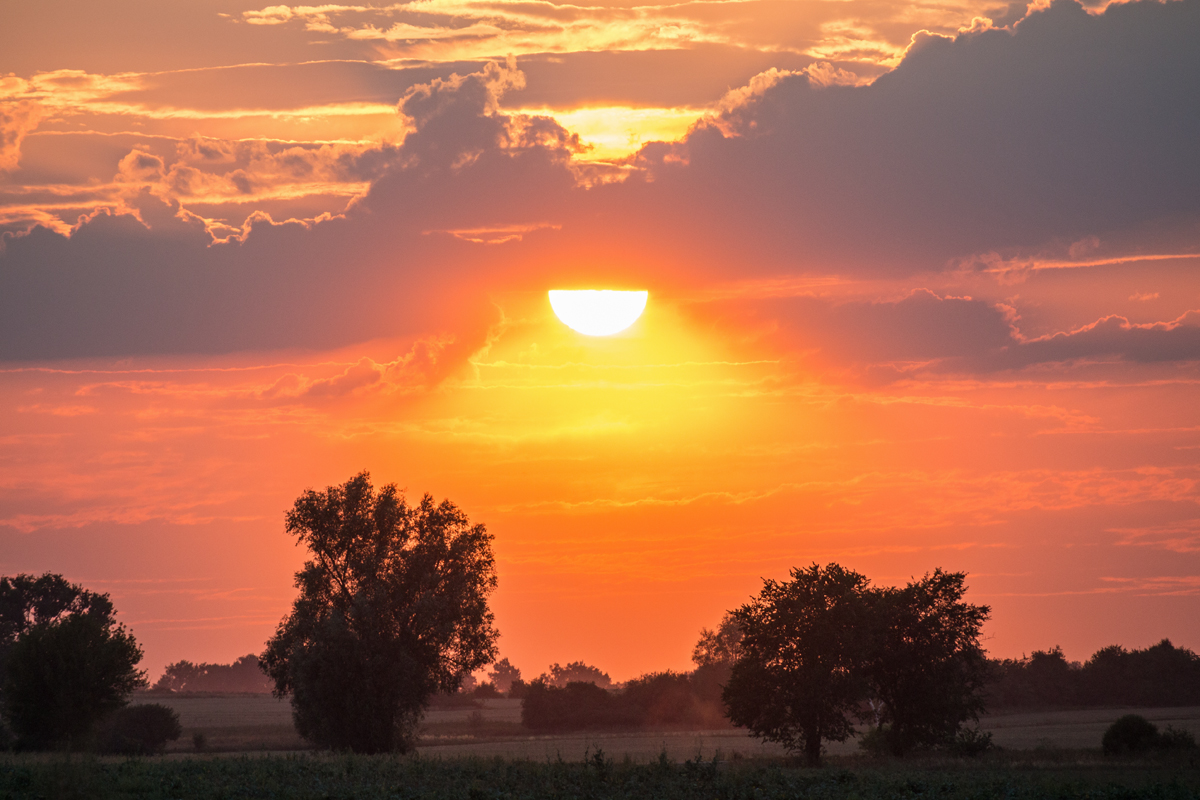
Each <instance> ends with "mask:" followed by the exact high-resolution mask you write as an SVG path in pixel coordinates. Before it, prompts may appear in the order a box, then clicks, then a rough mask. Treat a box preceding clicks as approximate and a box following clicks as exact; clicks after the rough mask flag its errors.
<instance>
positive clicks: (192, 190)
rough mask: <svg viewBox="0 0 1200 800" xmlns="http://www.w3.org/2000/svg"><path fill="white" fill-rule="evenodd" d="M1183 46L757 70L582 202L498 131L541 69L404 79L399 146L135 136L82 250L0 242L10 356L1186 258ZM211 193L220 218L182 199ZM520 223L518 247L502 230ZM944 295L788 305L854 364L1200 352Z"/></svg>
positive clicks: (1196, 82) (1188, 144) (987, 40)
mask: <svg viewBox="0 0 1200 800" xmlns="http://www.w3.org/2000/svg"><path fill="white" fill-rule="evenodd" d="M1197 38H1200V2H1198V0H1180V2H1172V3H1166V4H1160V3H1152V2H1151V3H1130V4H1125V5H1114V6H1111V7H1109V8H1108V10H1107V11H1106V12H1104V13H1103V14H1100V15H1090V14H1088V13H1086V12H1085V11H1084V10H1083V8H1082V7H1080V6H1079V5H1077V4H1075V3H1073V2H1069V0H1056V2H1055V3H1053V4H1052V5H1051V6H1050V7H1049V8H1047V9H1045V10H1041V11H1036V12H1032V13H1030V14H1029V16H1028V17H1026V18H1025V19H1023V20H1021V21H1020V22H1019V23H1018V24H1016V25H1015V26H1014V27H1013V28H1012V29H996V28H994V27H993V28H986V27H984V26H976V28H975V29H973V30H970V31H968V32H965V33H961V34H958V35H957V36H956V37H955V38H954V39H946V38H942V37H938V36H934V37H926V40H923V44H922V46H919V47H914V48H913V49H912V50H911V51H910V52H909V53H908V55H907V56H906V57H905V59H904V60H903V62H902V63H901V64H900V65H899V67H898V68H897V69H896V70H895V71H893V72H891V73H888V74H886V75H884V76H882V77H881V78H879V79H878V80H876V81H875V82H874V83H872V84H871V85H868V86H860V85H852V84H853V83H854V82H853V81H851V80H850V79H848V78H846V77H845V76H844V75H841V74H840V73H838V72H836V71H833V70H829V69H826V68H825V67H819V68H813V69H809V70H807V71H805V72H802V73H796V72H788V71H786V70H776V71H774V72H768V73H766V74H764V75H762V76H760V77H759V78H757V79H755V80H753V81H751V82H750V84H749V85H748V86H747V87H745V88H743V89H742V90H739V91H736V92H734V93H733V94H731V95H729V96H728V97H727V99H726V101H725V102H723V103H722V104H721V105H720V106H719V107H718V109H717V111H716V112H715V114H714V115H713V117H712V118H711V119H709V120H708V121H705V122H702V123H700V124H698V125H697V126H696V127H695V128H693V130H692V132H691V133H690V134H689V135H688V137H687V138H686V139H685V140H684V141H683V142H681V143H677V144H664V143H656V144H651V145H648V146H647V147H645V148H644V149H643V150H642V151H641V153H640V154H639V156H638V158H636V159H633V160H631V161H630V162H629V163H628V164H626V165H624V166H623V167H622V168H621V170H620V171H619V172H617V173H615V174H618V175H620V176H624V180H608V181H606V182H595V184H594V185H592V183H591V182H590V181H589V180H586V179H585V178H586V173H585V171H584V170H581V169H580V165H579V163H578V161H577V160H576V158H575V157H576V155H577V154H578V153H579V152H580V143H579V141H578V140H577V139H576V138H574V137H573V136H572V135H571V134H570V133H568V132H567V131H565V130H564V129H563V128H562V127H561V126H560V125H558V124H557V123H555V122H554V121H553V120H551V119H548V118H545V117H538V116H524V115H517V114H510V113H505V111H504V110H503V107H502V106H501V100H502V98H504V97H505V96H506V93H510V94H513V95H516V94H517V93H518V92H519V87H520V86H522V85H523V83H524V81H525V78H524V75H523V73H522V71H520V70H518V69H517V68H516V65H515V64H514V63H511V62H510V63H508V64H506V65H500V64H489V65H488V66H486V67H485V68H482V69H480V70H478V71H475V72H470V73H467V74H452V75H450V76H449V77H436V78H433V79H431V80H429V81H428V82H426V83H423V84H420V85H418V86H413V87H411V88H409V89H407V90H406V91H404V93H403V94H402V95H401V97H400V100H399V102H398V104H397V110H398V111H399V113H400V114H402V115H403V116H404V117H405V118H407V119H408V120H410V121H411V125H412V128H413V131H412V133H410V134H409V135H408V136H407V138H405V140H404V142H403V144H401V145H390V146H388V147H384V146H382V145H372V146H353V147H351V146H341V145H336V144H328V145H321V146H289V145H285V144H282V143H236V144H235V143H231V142H224V143H221V144H212V145H211V146H210V145H209V144H206V140H195V141H193V142H191V143H188V144H186V145H184V146H182V147H181V146H180V144H179V142H178V141H171V142H168V143H165V144H164V145H163V146H162V147H160V148H158V149H155V148H154V147H151V146H149V145H145V146H143V145H137V146H134V147H132V148H131V149H130V150H128V151H126V153H125V156H124V159H123V160H122V162H121V166H120V168H119V170H118V176H120V177H121V178H122V179H123V180H124V181H125V183H124V184H123V186H124V187H125V189H126V190H128V191H134V190H136V194H133V195H129V194H124V195H120V196H121V198H122V202H123V203H125V204H126V205H125V206H116V207H113V208H112V209H111V210H110V211H108V212H105V213H97V214H94V215H92V216H89V217H87V218H86V219H85V220H84V221H83V222H81V223H80V224H78V225H76V226H75V227H74V229H73V231H72V232H71V234H70V235H69V236H64V235H61V234H59V233H54V232H51V231H49V230H46V229H44V228H34V229H33V231H31V232H30V233H29V234H28V235H24V236H12V235H6V238H5V239H4V242H5V244H6V247H5V251H4V253H3V255H0V357H3V358H10V359H11V358H38V357H68V356H80V355H117V354H126V353H136V352H214V351H215V352H222V351H228V350H236V349H262V348H269V347H330V346H338V345H342V344H348V343H351V342H356V341H364V340H366V339H370V338H378V337H394V336H409V335H411V336H423V335H430V334H438V333H442V332H457V331H458V329H459V326H461V325H464V324H466V323H465V320H466V319H468V318H469V317H470V316H471V315H473V314H478V317H477V319H482V320H486V319H491V318H494V316H495V312H494V310H490V309H487V304H488V300H487V297H488V293H489V292H491V291H495V290H506V289H508V288H511V287H539V288H540V287H542V286H543V285H544V284H545V283H546V282H547V281H550V280H558V279H562V278H564V277H569V278H570V279H571V280H573V281H586V280H604V281H606V282H613V281H618V282H619V281H623V280H626V281H630V282H633V281H637V282H639V283H643V284H648V285H651V286H653V287H655V288H656V289H657V288H659V287H662V288H667V289H669V288H672V287H674V288H678V287H681V286H692V287H694V286H697V285H701V284H704V283H705V282H708V281H713V280H721V281H727V280H730V279H738V280H751V279H774V278H779V279H784V278H787V277H788V276H796V275H803V274H812V273H821V274H826V275H837V276H840V277H841V278H843V279H846V280H854V279H859V278H862V277H864V276H867V277H870V276H880V275H887V276H899V277H901V278H903V277H904V276H911V275H914V274H918V273H928V272H929V271H931V270H932V271H938V270H959V269H964V270H967V271H968V272H970V271H975V272H980V273H984V274H989V273H986V272H985V270H986V265H984V264H983V263H982V262H980V261H979V259H978V257H977V256H978V254H987V253H995V254H997V255H998V257H999V258H1002V259H1009V260H1012V259H1018V258H1019V257H1021V254H1022V253H1027V254H1032V255H1031V257H1032V256H1036V257H1037V258H1041V259H1043V260H1046V259H1049V258H1050V257H1051V256H1052V255H1053V254H1054V253H1055V252H1058V253H1060V260H1061V261H1064V262H1068V263H1070V262H1071V261H1072V259H1073V258H1084V259H1088V260H1089V261H1090V262H1098V261H1100V260H1103V259H1105V258H1108V257H1111V256H1114V255H1115V256H1123V255H1126V254H1128V252H1131V251H1134V250H1142V251H1143V252H1144V251H1145V249H1146V248H1147V247H1158V246H1159V245H1163V243H1164V242H1165V243H1167V244H1171V245H1176V247H1174V248H1168V247H1165V246H1164V247H1162V249H1157V250H1155V251H1152V252H1195V250H1196V249H1197V248H1200V231H1197V230H1196V228H1195V224H1194V220H1195V219H1197V218H1200V194H1198V193H1197V192H1196V191H1195V186H1197V185H1200V150H1198V149H1197V148H1196V147H1195V146H1194V145H1195V142H1196V141H1200V107H1197V105H1196V104H1195V102H1194V98H1195V97H1196V96H1200V50H1197V48H1196V47H1195V46H1194V43H1195V41H1196V40H1197ZM1151 54H1153V57H1150V56H1151ZM833 66H834V67H835V69H836V65H833ZM63 79H64V80H65V78H63ZM156 159H158V160H156ZM160 161H161V164H160ZM352 178H357V179H358V180H359V181H360V182H361V183H362V184H363V191H364V193H363V194H361V195H356V196H355V198H354V199H353V200H352V201H351V202H350V203H349V207H348V208H346V210H345V212H344V213H342V214H337V215H330V216H321V215H320V214H314V215H312V216H308V215H304V216H300V215H296V216H295V217H294V218H290V219H289V218H288V217H287V216H284V215H281V214H272V213H268V212H262V211H259V212H257V213H254V214H251V215H249V218H248V219H247V221H246V222H245V223H239V222H238V221H237V220H235V219H231V218H230V217H228V216H227V215H226V214H225V213H223V211H221V210H220V209H223V208H229V207H232V205H233V204H234V203H235V202H236V198H237V197H238V196H254V197H259V198H261V199H262V200H263V201H264V202H265V201H266V199H268V198H270V197H273V196H279V195H282V194H284V193H286V192H288V191H291V190H292V188H295V189H296V190H297V191H310V190H312V191H316V188H315V187H318V186H319V185H321V184H322V183H325V184H329V185H332V184H333V183H335V182H342V183H343V185H344V182H345V181H347V180H350V179H352ZM118 183H121V181H119V180H116V181H114V185H116V184H118ZM368 185H369V188H366V187H367V186H368ZM589 185H591V186H592V188H588V186H589ZM303 187H310V188H303ZM273 193H274V194H273ZM196 198H199V199H201V200H203V201H205V202H209V203H211V204H212V206H211V208H212V210H211V211H207V210H206V211H203V213H198V212H195V211H190V208H191V206H190V205H189V203H191V204H192V205H195V199H196ZM185 200H186V201H187V202H184V201H185ZM221 203H224V204H225V206H222V205H221ZM196 207H197V208H199V206H198V205H196ZM134 208H136V209H137V211H138V215H139V217H140V219H141V220H142V222H144V223H146V224H140V223H139V222H138V221H137V220H136V219H134V218H133V217H132V216H129V213H131V211H132V209H134ZM154 215H157V216H154ZM151 216H154V220H151ZM242 218H245V217H242ZM147 225H148V226H149V229H147ZM431 231H449V232H455V234H456V235H451V236H439V235H429V233H428V232H431ZM508 231H519V232H524V231H529V232H528V233H523V234H522V235H521V236H520V237H516V236H513V237H511V238H509V237H508V236H506V235H505V236H497V235H496V234H497V232H508ZM473 232H475V233H479V234H480V235H478V236H476V235H472V233H473ZM460 234H461V235H460ZM214 237H215V238H216V239H217V240H221V241H218V242H216V243H214ZM1139 237H1140V238H1139ZM500 239H508V240H507V241H504V242H500ZM488 242H491V243H490V244H489V243H488ZM1080 242H1086V243H1088V245H1087V247H1086V248H1083V249H1082V250H1081V249H1080V248H1079V247H1077V246H1076V245H1077V244H1078V243H1080ZM1121 247H1125V248H1127V249H1126V250H1125V251H1124V252H1115V253H1114V252H1112V251H1113V250H1114V248H1116V249H1119V248H1121ZM1072 248H1074V249H1072ZM1085 251H1086V252H1085ZM964 265H965V266H964ZM948 274H949V273H948ZM914 283H915V286H916V287H918V288H919V287H921V286H925V285H928V284H925V283H922V282H917V281H916V279H914ZM913 285H914V284H910V286H913ZM939 291H940V293H936V292H932V291H928V292H921V291H917V292H914V293H912V294H907V295H904V296H902V297H901V298H900V299H895V298H892V299H884V300H880V301H877V302H875V303H868V304H860V305H854V304H842V305H837V304H833V305H828V306H827V307H826V306H822V305H821V304H819V303H815V302H811V301H797V302H798V305H795V307H794V308H793V309H792V311H793V312H794V311H796V310H797V309H799V310H802V311H803V312H804V313H806V314H812V315H813V318H814V319H821V320H825V322H826V324H827V325H828V326H829V329H830V330H838V331H841V332H843V333H844V334H845V337H844V339H841V340H833V339H830V338H828V337H825V338H822V337H824V334H823V333H822V332H821V330H819V326H817V325H815V324H809V323H804V322H796V321H792V322H788V323H787V325H789V326H790V329H791V330H793V331H794V332H798V333H803V334H804V335H805V336H811V337H813V341H814V342H817V343H818V346H820V347H821V348H823V349H824V350H825V351H826V352H828V353H830V354H837V356H838V357H840V358H844V359H848V360H851V361H854V362H856V363H882V362H890V361H896V360H936V361H942V362H947V363H948V362H950V361H954V360H957V361H955V363H956V364H959V365H960V366H962V365H970V364H975V365H976V368H980V369H985V368H986V369H998V368H1005V367H1006V365H1007V366H1011V367H1019V366H1021V365H1025V364H1031V363H1044V362H1047V361H1054V360H1064V359H1066V360H1070V359H1080V358H1094V357H1102V356H1107V355H1113V356H1115V357H1117V358H1120V359H1124V360H1128V361H1131V362H1149V361H1153V360H1156V359H1159V358H1173V359H1191V358H1193V357H1194V356H1193V353H1194V344H1193V338H1192V337H1193V335H1194V334H1193V332H1194V330H1195V327H1194V324H1193V322H1192V321H1191V319H1190V318H1188V319H1183V320H1180V321H1178V322H1177V323H1167V322H1164V323H1161V324H1160V325H1159V327H1153V326H1151V327H1150V328H1146V327H1144V326H1139V325H1135V324H1132V323H1128V322H1127V321H1124V320H1123V319H1118V318H1115V317H1113V318H1109V317H1108V316H1107V314H1098V315H1096V316H1095V317H1093V319H1094V320H1096V322H1095V323H1094V325H1093V326H1092V327H1089V328H1087V329H1079V330H1075V329H1073V328H1072V329H1070V330H1063V331H1062V333H1061V334H1060V335H1058V337H1057V338H1055V337H1050V338H1046V339H1037V340H1032V339H1031V340H1029V341H1025V340H1022V339H1018V338H1014V337H1015V334H1013V333H1012V331H1011V328H1010V324H1009V318H1008V317H1007V316H1006V314H1005V312H1004V311H1003V309H1000V308H998V307H995V306H993V305H989V304H988V303H987V302H984V301H982V300H978V299H971V298H969V297H967V296H966V294H967V293H965V292H964V293H961V294H962V296H957V295H959V294H960V293H958V292H949V293H947V292H945V291H944V290H939ZM481 309H482V310H481ZM1117 311H1118V309H1113V310H1112V312H1113V313H1115V312H1117ZM756 313H759V314H760V315H761V316H763V317H764V318H767V317H770V318H775V317H777V316H779V315H780V314H783V311H782V310H780V309H775V308H769V307H768V308H764V309H762V310H760V311H759V312H756ZM477 324H478V323H477ZM1062 327H1063V328H1065V326H1062ZM799 338H803V337H798V339H797V340H799ZM985 356H987V357H988V358H990V359H991V360H990V361H989V360H987V358H985ZM964 368H965V367H964Z"/></svg>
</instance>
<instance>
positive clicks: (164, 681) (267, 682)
mask: <svg viewBox="0 0 1200 800" xmlns="http://www.w3.org/2000/svg"><path fill="white" fill-rule="evenodd" d="M150 690H151V691H153V692H251V693H262V694H266V693H267V692H270V691H271V679H270V678H268V677H267V675H266V674H265V673H264V672H263V671H262V665H261V664H260V663H259V660H258V656H256V655H254V654H253V653H250V654H249V655H244V656H242V657H241V658H239V659H237V660H236V661H234V662H233V663H232V664H207V663H200V664H193V663H192V662H190V661H176V662H175V663H174V664H170V665H168V666H167V668H166V669H165V670H163V674H162V677H161V678H159V679H158V680H157V681H155V683H154V685H153V686H152V687H150Z"/></svg>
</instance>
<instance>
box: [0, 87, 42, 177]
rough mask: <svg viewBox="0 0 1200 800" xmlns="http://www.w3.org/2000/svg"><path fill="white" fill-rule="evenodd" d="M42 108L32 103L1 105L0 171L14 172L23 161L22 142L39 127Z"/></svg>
mask: <svg viewBox="0 0 1200 800" xmlns="http://www.w3.org/2000/svg"><path fill="white" fill-rule="evenodd" d="M41 118H42V110H41V107H40V106H39V105H38V104H37V103H35V102H33V101H31V100H22V101H20V102H16V103H0V171H5V170H14V169H16V168H17V162H19V161H20V160H21V142H22V141H24V139H25V137H26V136H27V135H28V134H29V132H30V131H32V130H33V129H34V128H36V127H37V125H38V122H39V121H40V120H41Z"/></svg>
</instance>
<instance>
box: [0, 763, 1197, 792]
mask: <svg viewBox="0 0 1200 800" xmlns="http://www.w3.org/2000/svg"><path fill="white" fill-rule="evenodd" d="M1198 791H1200V773H1198V772H1197V770H1196V769H1195V768H1194V767H1191V768H1189V767H1187V766H1186V765H1179V766H1175V767H1168V768H1164V767H1163V765H1162V764H1161V763H1148V764H1147V763H1137V762H1113V763H1109V764H1104V763H1096V762H1088V761H1086V760H1084V761H1082V762H1081V759H1080V757H1079V756H1078V755H1077V754H1072V755H1071V758H1070V760H1069V762H1068V763H1063V764H1055V763H1053V762H1045V761H1043V762H1038V763H1035V764H1028V763H1023V762H1019V761H1017V762H1014V761H1011V760H1005V759H1004V758H996V759H985V760H983V761H976V762H967V763H964V762H952V761H945V760H943V761H937V762H928V763H922V764H917V765H900V764H888V763H882V764H879V765H850V768H849V769H846V768H828V769H822V770H811V769H802V768H796V767H794V766H791V765H787V764H780V763H754V762H750V763H746V762H742V763H736V762H735V763H728V762H720V763H718V762H716V761H709V760H704V761H701V760H699V759H694V760H686V761H684V762H682V763H674V762H672V761H670V760H669V759H667V758H665V757H664V758H661V759H659V760H657V761H652V762H651V763H649V764H633V763H615V762H614V761H613V760H612V759H610V758H608V757H606V756H605V754H604V753H603V752H600V751H597V752H595V753H592V754H589V757H588V758H587V759H586V760H585V761H583V762H574V763H566V762H563V761H561V760H560V761H550V762H540V763H539V762H534V761H506V760H501V759H492V760H481V759H461V760H450V761H442V760H435V759H424V758H395V757H389V756H373V757H372V756H336V757H317V756H292V757H287V758H244V757H243V758H221V759H211V758H204V759H189V760H181V761H175V760H170V761H168V760H112V761H106V762H105V761H95V760H79V759H76V760H73V761H62V760H58V761H50V762H48V761H44V760H43V761H32V760H24V761H11V760H10V761H9V762H8V763H6V764H5V766H4V768H3V769H0V797H11V798H14V800H23V798H30V799H31V800H32V798H35V797H61V798H74V797H78V798H88V799H89V800H110V798H111V799H112V800H116V798H122V799H124V798H132V797H137V798H141V799H144V800H168V799H169V800H207V799H208V798H214V799H215V798H251V797H287V798H294V799H295V800H319V799H323V798H330V797H338V798H346V800H351V799H354V800H376V799H378V800H384V799H385V798H387V799H388V800H391V798H417V797H420V798H430V800H438V799H439V798H446V799H447V800H451V799H452V800H485V798H522V799H526V798H527V799H528V800H541V798H547V799H549V798H562V797H580V798H584V797H586V798H594V800H607V799H608V798H613V799H614V800H616V799H617V798H621V799H622V800H624V799H626V798H628V800H642V799H643V798H645V800H674V799H675V798H679V799H680V800H682V799H683V798H696V797H719V798H728V800H741V799H742V798H746V800H750V798H754V799H755V800H774V798H796V797H812V798H824V799H825V800H850V798H858V800H874V799H875V798H880V799H881V800H882V798H904V797H922V798H937V799H938V800H957V798H993V797H1004V798H1009V799H1010V800H1034V799H1035V798H1037V799H1039V800H1040V798H1045V797H1054V798H1059V799H1060V800H1075V799H1076V798H1078V799H1079V800H1101V799H1102V798H1103V799H1104V800H1108V799H1109V798H1138V797H1148V798H1159V799H1160V800H1177V799H1178V800H1185V798H1187V799H1189V800H1190V798H1194V797H1196V794H1197V792H1198Z"/></svg>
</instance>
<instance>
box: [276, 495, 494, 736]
mask: <svg viewBox="0 0 1200 800" xmlns="http://www.w3.org/2000/svg"><path fill="white" fill-rule="evenodd" d="M286 528H287V532H288V533H290V534H292V535H294V536H296V537H297V538H298V539H299V540H300V542H302V543H303V544H305V545H306V546H307V547H308V549H309V550H310V552H311V554H312V558H311V560H309V561H307V562H305V564H304V567H303V569H301V570H300V571H299V572H297V573H296V585H297V587H298V588H299V589H300V595H299V597H297V598H296V600H295V602H294V603H293V605H292V612H291V614H289V615H288V616H287V617H286V618H285V619H284V620H283V621H282V622H281V623H280V625H279V628H278V630H277V631H276V633H275V635H274V636H273V637H272V638H271V640H270V641H269V642H268V643H267V649H266V652H265V653H264V654H263V656H262V662H263V665H264V668H265V669H266V671H267V674H268V675H270V676H271V678H272V680H273V681H274V683H275V689H274V693H275V694H276V695H277V696H279V697H284V696H290V697H291V699H292V708H293V713H294V717H295V722H296V730H297V731H298V732H299V733H300V735H301V736H303V737H304V738H306V739H308V740H309V741H311V742H313V743H314V744H316V745H318V746H320V747H329V748H334V749H350V750H353V751H356V752H363V753H378V752H388V751H398V752H404V751H406V750H408V749H410V748H411V746H412V743H413V735H414V731H415V727H416V723H417V721H418V720H419V719H420V715H421V713H422V710H423V709H424V708H425V706H426V705H427V704H428V702H429V699H430V697H431V696H433V695H434V694H435V693H436V692H439V691H440V692H454V691H456V690H457V689H458V688H459V685H460V683H461V682H462V680H463V678H464V677H465V676H467V675H469V674H470V673H471V672H473V671H474V670H477V669H479V668H480V667H483V666H484V665H486V664H488V663H490V662H491V661H492V659H493V658H494V657H495V642H496V638H497V636H498V634H497V633H496V631H495V629H494V628H493V626H492V621H493V616H492V613H491V611H490V610H489V609H488V604H487V598H488V595H489V594H490V593H491V592H492V591H493V590H494V589H495V587H496V574H495V562H494V559H493V556H492V549H491V540H492V537H491V536H490V535H489V534H488V533H487V531H486V530H485V528H484V526H483V525H471V524H470V522H469V521H468V519H467V517H466V515H465V514H464V513H463V512H462V511H460V510H459V509H458V508H457V507H455V506H454V505H453V504H452V503H450V502H449V501H444V502H442V503H441V504H440V505H439V504H435V503H434V501H433V498H432V497H430V496H429V495H425V496H424V497H423V498H422V499H421V502H420V504H418V505H416V506H410V505H409V504H408V503H407V502H406V501H405V499H404V498H403V496H401V495H400V493H399V491H398V490H397V489H396V487H395V485H388V486H385V487H383V488H382V489H381V490H380V491H379V492H378V493H376V492H375V490H374V488H373V487H372V486H371V482H370V477H369V476H368V474H367V473H365V472H363V473H361V474H359V475H356V476H355V477H353V478H351V479H350V480H349V481H347V482H346V483H345V484H344V485H342V486H330V487H328V488H327V489H326V490H325V491H324V492H323V493H318V492H315V491H312V490H309V491H306V492H305V493H304V494H303V495H301V496H300V497H299V498H298V499H297V500H296V503H295V506H294V507H293V508H292V510H291V511H290V512H288V515H287V526H286Z"/></svg>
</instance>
